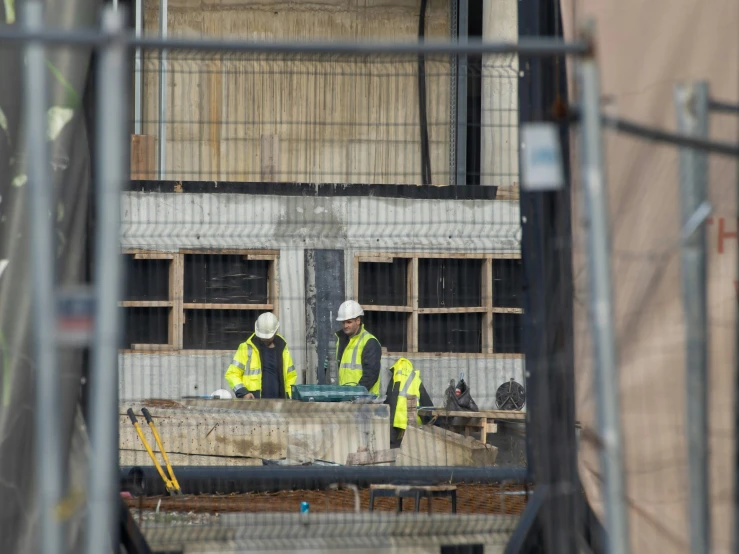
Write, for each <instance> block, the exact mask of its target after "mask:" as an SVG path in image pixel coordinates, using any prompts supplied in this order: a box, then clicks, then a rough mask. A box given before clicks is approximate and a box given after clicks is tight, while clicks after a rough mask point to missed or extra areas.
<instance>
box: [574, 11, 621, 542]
mask: <svg viewBox="0 0 739 554" xmlns="http://www.w3.org/2000/svg"><path fill="white" fill-rule="evenodd" d="M593 30H594V26H593V24H592V23H590V24H589V25H588V27H587V29H586V30H585V33H586V34H588V35H590V36H589V38H590V39H591V41H592V37H593ZM578 69H579V80H580V83H579V90H578V92H579V95H580V109H581V110H582V123H581V136H580V141H581V149H582V151H581V154H582V181H583V199H584V210H583V218H584V219H585V221H586V225H587V232H586V233H587V253H588V274H589V275H588V277H589V282H590V300H589V302H590V321H591V329H592V341H593V350H594V356H593V360H594V363H595V366H594V368H593V369H594V381H595V397H596V404H597V406H598V409H597V416H598V428H599V433H600V438H601V440H602V447H601V448H602V454H601V459H602V465H601V470H602V471H603V482H604V501H603V504H604V507H605V508H604V509H605V519H606V533H607V538H606V545H607V547H606V552H607V553H608V554H626V553H627V552H628V551H629V530H628V520H627V512H626V488H625V484H624V472H623V460H622V449H621V422H620V419H619V418H620V415H621V409H620V402H619V382H618V373H617V370H618V362H617V353H616V338H615V329H614V322H613V318H614V316H613V300H612V287H611V258H610V256H611V241H610V236H609V231H610V230H609V224H610V223H609V222H610V218H609V216H608V197H607V190H606V177H605V163H604V157H603V145H602V128H601V118H600V77H599V71H598V64H597V62H596V60H595V57H594V54H593V53H592V51H591V53H589V54H587V55H586V56H584V57H583V58H582V60H581V62H580V64H579V66H578Z"/></svg>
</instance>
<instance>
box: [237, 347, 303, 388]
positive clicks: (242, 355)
mask: <svg viewBox="0 0 739 554" xmlns="http://www.w3.org/2000/svg"><path fill="white" fill-rule="evenodd" d="M277 337H279V338H280V339H281V341H280V342H282V343H284V345H285V346H284V347H283V348H282V377H283V382H284V384H285V395H286V396H287V397H288V398H292V385H294V384H295V381H297V378H298V373H297V371H295V365H293V359H292V356H290V350H289V349H288V348H287V341H285V339H284V338H282V337H281V336H280V335H277ZM254 340H256V339H255V335H254V334H252V335H251V336H250V337H249V338H248V339H246V340H245V341H244V342H242V343H241V344H240V345H239V349H238V350H237V351H236V355H235V356H234V359H233V361H232V362H231V365H229V366H228V369H227V370H226V376H225V377H226V381H228V384H229V385H230V386H231V388H232V389H233V391H234V392H235V393H238V392H239V390H241V389H243V388H246V389H247V390H249V391H252V392H256V391H260V392H261V390H262V360H261V359H260V356H259V348H257V345H256V344H255V342H254ZM275 348H278V345H277V344H275Z"/></svg>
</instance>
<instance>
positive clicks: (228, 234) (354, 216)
mask: <svg viewBox="0 0 739 554" xmlns="http://www.w3.org/2000/svg"><path fill="white" fill-rule="evenodd" d="M122 203H123V206H122V220H123V229H122V245H123V247H125V248H146V249H154V250H176V249H178V248H196V247H197V248H202V247H210V248H255V249H259V248H270V249H279V250H280V259H279V287H280V298H279V312H280V313H279V318H280V322H281V327H280V328H281V332H282V333H284V336H285V337H286V338H287V340H288V341H289V343H290V345H291V351H292V353H293V357H294V360H295V365H296V367H297V369H298V371H299V374H300V375H305V374H307V375H309V376H310V377H309V379H311V378H312V376H313V375H314V373H315V364H316V360H317V355H316V353H315V347H314V346H310V347H309V345H308V344H307V342H306V334H307V330H306V313H305V311H306V298H305V276H304V271H305V270H304V268H305V264H304V252H305V250H306V249H308V248H311V249H312V248H329V249H343V250H344V251H345V267H346V271H345V280H346V290H347V291H352V290H353V286H354V285H353V274H352V271H353V258H354V255H355V254H356V253H357V252H411V253H416V252H417V253H423V252H426V253H431V252H445V253H483V252H484V253H507V254H512V253H518V252H519V249H520V227H519V225H518V221H519V211H518V201H508V200H487V201H485V200H417V199H416V200H410V199H402V198H382V197H372V196H369V197H368V196H362V197H355V196H344V197H341V196H333V197H314V196H280V195H252V194H248V195H247V194H225V193H224V194H213V193H211V194H191V193H187V194H185V193H171V194H170V193H142V192H127V193H125V194H124V195H123V199H122ZM231 357H232V353H217V352H214V353H212V354H206V355H203V354H197V355H195V354H186V353H164V354H154V353H141V354H139V353H135V354H134V353H132V354H128V353H126V354H121V355H120V383H121V386H120V391H121V397H122V398H123V399H137V398H142V397H151V396H157V397H164V398H179V397H180V396H183V395H197V394H209V393H211V392H212V391H214V390H216V389H218V388H223V387H226V386H227V385H226V383H225V381H224V380H223V373H224V372H225V370H226V368H227V366H228V363H229V361H230V359H231ZM410 358H411V360H412V361H413V362H414V364H416V365H417V366H418V367H419V368H420V369H421V372H422V379H423V380H424V382H425V383H426V386H427V388H428V390H429V393H430V394H431V396H432V399H433V400H434V403H435V404H440V403H441V401H442V396H443V393H444V390H445V388H446V386H447V385H448V383H449V380H450V379H452V378H458V377H459V373H460V372H461V371H464V373H465V379H466V380H467V382H468V383H469V384H470V385H471V386H472V390H473V397H474V398H475V400H476V401H477V403H478V405H479V406H480V407H481V408H492V407H493V406H494V401H495V390H496V389H497V387H498V386H500V385H501V384H502V383H504V382H506V381H507V380H508V379H510V378H511V377H513V378H515V379H516V380H517V381H518V382H519V383H523V382H524V377H523V366H522V360H521V359H520V357H512V356H510V355H481V354H471V355H470V354H467V355H464V354H459V355H450V354H442V355H434V354H413V355H412V356H410ZM394 360H395V358H389V359H388V358H385V359H384V360H383V367H389V365H390V364H392V363H393V361H394ZM383 374H384V375H385V377H387V372H383ZM383 385H384V383H383Z"/></svg>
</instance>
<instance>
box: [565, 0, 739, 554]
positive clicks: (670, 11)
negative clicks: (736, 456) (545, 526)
mask: <svg viewBox="0 0 739 554" xmlns="http://www.w3.org/2000/svg"><path fill="white" fill-rule="evenodd" d="M575 3H576V5H574V4H575ZM562 4H563V6H562V13H563V19H564V27H565V35H566V37H567V38H568V39H569V38H572V37H573V36H574V35H573V33H574V32H576V22H579V21H582V20H583V18H586V17H593V18H594V19H595V21H596V25H597V38H598V60H599V63H600V67H601V72H602V73H601V77H602V93H603V96H604V106H603V109H604V110H605V111H606V112H607V113H610V114H612V115H618V116H620V117H624V118H629V119H633V120H636V121H639V122H642V123H645V124H648V125H653V126H656V127H660V128H665V129H669V130H674V129H675V109H674V104H673V85H674V84H675V83H676V82H679V81H682V80H694V79H701V80H707V81H708V82H709V83H710V88H711V93H712V96H713V97H714V98H717V99H721V100H727V101H731V102H739V90H737V89H738V88H739V59H738V53H739V1H737V0H728V1H727V0H702V1H700V2H697V1H690V2H689V1H686V0H619V1H615V0H609V1H606V0H562ZM568 69H569V70H570V73H571V70H572V66H571V65H570V66H569V67H568ZM570 76H572V74H571V75H570ZM571 82H572V81H571ZM571 90H572V89H571ZM738 120H739V118H737V117H735V116H731V115H712V117H711V123H710V126H711V137H712V138H713V139H716V140H723V141H727V142H736V140H737V137H738V136H739V133H738V131H737V121H738ZM605 147H606V163H607V179H608V190H609V202H610V213H611V228H612V240H613V280H614V288H615V293H614V299H615V308H616V324H617V334H618V337H617V339H618V345H619V356H620V364H619V369H620V391H619V392H620V395H621V406H622V412H623V415H622V418H621V424H622V426H623V432H624V447H625V453H624V456H625V470H626V478H627V496H628V504H629V510H630V511H629V525H630V532H631V545H632V552H639V553H642V552H670V553H675V552H687V551H688V516H687V513H688V506H689V503H690V501H691V499H690V498H689V494H688V488H687V463H686V448H687V447H686V441H685V421H686V416H685V395H686V393H685V388H684V376H685V365H684V355H683V351H684V335H685V330H684V321H683V316H682V307H681V290H680V255H679V245H678V242H677V239H678V229H679V181H678V173H677V168H678V157H677V150H676V149H675V148H674V147H671V146H662V145H655V144H651V143H647V142H644V141H641V140H637V139H634V138H630V137H627V136H625V135H623V134H616V133H614V132H612V131H609V132H607V133H606V139H605ZM736 185H737V165H736V161H735V160H731V159H727V158H723V157H718V156H711V163H710V198H711V201H712V203H713V206H714V213H713V214H712V218H711V219H710V220H709V226H708V236H709V243H708V252H709V259H708V263H709V298H708V301H709V310H710V311H709V335H710V336H709V342H710V353H709V355H710V358H711V359H710V379H709V394H710V398H709V402H710V471H711V508H712V517H713V542H714V548H713V552H728V551H729V548H730V545H731V535H732V529H731V527H732V525H731V521H732V520H731V517H732V510H731V491H732V486H733V482H734V471H733V467H734V466H733V461H732V460H733V456H732V448H733V435H734V431H733V425H732V417H733V416H732V401H733V393H732V389H733V369H732V368H733V364H734V348H733V347H732V345H733V343H734V320H735V310H736V306H737V290H736V289H735V279H736V270H735V268H736V263H737V261H736V248H737V236H736V234H735V233H736V231H737V210H736V198H735V196H736V195H735V189H736ZM576 187H578V183H576ZM574 196H575V197H574V199H573V202H574V208H575V212H574V214H575V216H574V218H573V222H574V227H575V231H574V234H575V252H576V253H575V263H574V273H575V287H576V296H577V298H576V302H575V317H576V323H575V331H576V332H575V337H576V345H575V350H576V354H575V355H576V372H577V373H576V374H577V410H578V417H579V419H580V420H581V421H582V424H583V427H584V428H585V427H589V428H591V429H592V428H594V426H595V422H594V411H593V410H594V407H595V404H594V397H593V389H592V364H591V349H590V344H589V342H588V337H587V328H588V322H587V313H586V312H585V309H584V308H585V305H586V304H585V302H586V300H587V281H586V276H587V275H586V267H585V263H584V258H583V255H584V246H585V244H584V240H583V239H584V235H583V228H582V221H581V220H580V218H579V217H578V215H577V214H580V213H581V210H580V204H579V202H580V200H581V199H580V197H579V194H575V195H574ZM584 436H585V435H584ZM580 473H581V477H582V480H583V482H584V485H585V488H586V491H587V494H588V497H589V499H590V502H591V504H592V506H593V507H594V508H595V510H596V512H597V513H598V514H599V515H601V514H602V509H603V506H602V498H601V495H600V490H599V475H600V470H599V460H598V457H597V452H596V450H595V447H594V445H593V443H592V441H587V440H583V444H582V450H581V456H580Z"/></svg>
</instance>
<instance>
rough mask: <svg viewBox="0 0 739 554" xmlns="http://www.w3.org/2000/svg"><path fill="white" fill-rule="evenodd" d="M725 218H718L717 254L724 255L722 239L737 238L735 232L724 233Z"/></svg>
mask: <svg viewBox="0 0 739 554" xmlns="http://www.w3.org/2000/svg"><path fill="white" fill-rule="evenodd" d="M725 229H726V218H724V217H720V218H718V253H719V254H723V253H724V239H735V238H737V232H736V231H734V232H731V231H726V230H725Z"/></svg>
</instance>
